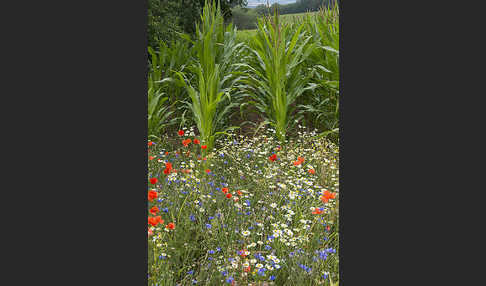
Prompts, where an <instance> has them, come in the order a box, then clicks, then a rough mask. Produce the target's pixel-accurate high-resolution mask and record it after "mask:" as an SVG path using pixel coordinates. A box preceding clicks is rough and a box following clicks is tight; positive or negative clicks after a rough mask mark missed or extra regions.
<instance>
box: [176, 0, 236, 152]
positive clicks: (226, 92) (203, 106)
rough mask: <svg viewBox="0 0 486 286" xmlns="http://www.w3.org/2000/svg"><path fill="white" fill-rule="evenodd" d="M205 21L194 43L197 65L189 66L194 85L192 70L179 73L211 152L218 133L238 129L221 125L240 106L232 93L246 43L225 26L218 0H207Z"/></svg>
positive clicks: (198, 30)
mask: <svg viewBox="0 0 486 286" xmlns="http://www.w3.org/2000/svg"><path fill="white" fill-rule="evenodd" d="M201 20H202V21H201V23H198V24H197V25H196V30H197V35H196V40H195V41H194V42H193V45H194V51H195V59H194V61H193V63H194V64H193V65H192V66H191V67H190V68H189V69H188V70H190V71H192V74H193V75H194V78H195V84H194V86H193V84H192V83H191V81H190V80H189V79H188V75H189V74H190V73H181V72H179V73H178V75H179V77H180V79H181V82H183V83H184V85H185V87H186V90H187V92H188V94H189V98H190V101H185V103H186V105H187V107H188V108H189V110H190V111H191V113H192V115H193V119H194V121H195V123H196V126H197V128H198V131H199V134H200V137H201V139H202V142H203V143H202V144H206V145H207V146H208V151H210V150H211V149H212V148H213V145H214V140H215V138H216V136H218V135H221V134H225V133H226V131H228V130H229V129H235V128H236V127H227V128H226V129H224V130H222V128H221V127H222V125H223V124H222V123H223V121H224V120H225V119H226V118H225V116H226V115H228V113H229V111H230V110H231V109H232V108H233V107H235V106H237V103H236V102H232V101H231V96H230V92H232V91H233V90H234V85H235V82H236V81H237V80H238V77H237V75H238V74H239V73H238V70H237V67H236V65H235V64H234V62H235V58H236V57H238V55H239V54H240V52H241V49H242V46H243V43H237V41H236V29H234V28H233V26H232V25H231V24H230V25H228V26H227V27H226V28H225V26H224V19H223V15H222V14H221V9H220V7H219V5H216V4H215V3H214V1H213V2H212V3H209V2H206V3H205V6H204V9H203V14H202V16H201Z"/></svg>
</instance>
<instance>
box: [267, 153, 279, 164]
mask: <svg viewBox="0 0 486 286" xmlns="http://www.w3.org/2000/svg"><path fill="white" fill-rule="evenodd" d="M268 160H270V161H272V162H275V160H277V154H273V155H272V156H270V157H268Z"/></svg>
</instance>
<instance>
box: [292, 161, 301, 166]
mask: <svg viewBox="0 0 486 286" xmlns="http://www.w3.org/2000/svg"><path fill="white" fill-rule="evenodd" d="M300 164H302V162H301V161H295V162H294V166H298V165H300Z"/></svg>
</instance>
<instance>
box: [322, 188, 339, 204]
mask: <svg viewBox="0 0 486 286" xmlns="http://www.w3.org/2000/svg"><path fill="white" fill-rule="evenodd" d="M334 198H336V193H332V192H329V191H328V190H325V191H324V192H323V193H322V196H321V201H322V202H323V203H327V202H328V201H329V199H334Z"/></svg>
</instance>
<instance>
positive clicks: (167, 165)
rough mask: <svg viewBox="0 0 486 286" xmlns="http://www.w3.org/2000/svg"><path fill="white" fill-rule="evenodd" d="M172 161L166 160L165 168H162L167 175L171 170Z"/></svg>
mask: <svg viewBox="0 0 486 286" xmlns="http://www.w3.org/2000/svg"><path fill="white" fill-rule="evenodd" d="M172 170H173V169H172V163H171V162H167V163H165V170H164V174H166V175H168V174H170V173H171V172H172Z"/></svg>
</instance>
